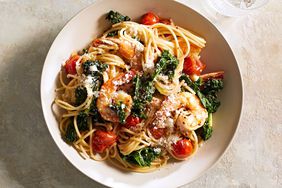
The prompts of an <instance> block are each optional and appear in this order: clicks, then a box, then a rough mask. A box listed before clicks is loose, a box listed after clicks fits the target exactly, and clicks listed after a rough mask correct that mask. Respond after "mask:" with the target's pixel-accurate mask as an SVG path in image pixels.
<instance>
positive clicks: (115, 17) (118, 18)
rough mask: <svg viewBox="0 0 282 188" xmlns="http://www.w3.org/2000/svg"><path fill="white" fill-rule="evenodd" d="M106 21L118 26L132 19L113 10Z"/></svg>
mask: <svg viewBox="0 0 282 188" xmlns="http://www.w3.org/2000/svg"><path fill="white" fill-rule="evenodd" d="M106 19H107V20H109V21H110V22H111V23H112V24H116V23H119V22H124V21H130V18H129V17H128V16H124V15H122V14H120V13H119V12H115V11H112V10H111V11H110V12H109V13H108V14H107V17H106Z"/></svg>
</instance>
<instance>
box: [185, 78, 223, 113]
mask: <svg viewBox="0 0 282 188" xmlns="http://www.w3.org/2000/svg"><path fill="white" fill-rule="evenodd" d="M180 80H184V81H185V82H186V84H187V85H188V86H189V87H191V88H192V89H193V90H194V91H195V92H196V94H197V95H198V97H199V99H200V101H201V103H202V104H203V106H204V107H205V108H206V109H207V111H208V112H209V113H214V112H216V111H217V109H218V107H219V106H220V101H219V100H218V96H217V92H219V91H220V90H222V89H223V80H222V79H210V80H207V81H206V82H202V79H201V78H199V79H198V80H197V81H196V82H192V80H191V79H190V78H189V77H188V76H187V75H182V76H181V77H180Z"/></svg>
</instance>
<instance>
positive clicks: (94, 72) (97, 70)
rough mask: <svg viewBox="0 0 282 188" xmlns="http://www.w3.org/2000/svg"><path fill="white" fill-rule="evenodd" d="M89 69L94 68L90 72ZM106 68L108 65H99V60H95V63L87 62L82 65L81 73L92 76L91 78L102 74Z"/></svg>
mask: <svg viewBox="0 0 282 188" xmlns="http://www.w3.org/2000/svg"><path fill="white" fill-rule="evenodd" d="M90 67H95V69H94V70H91V68H90ZM107 68H108V65H107V64H103V63H101V62H100V61H99V60H95V61H91V60H88V61H86V62H84V63H83V73H84V74H85V75H92V76H96V75H97V74H98V75H100V74H101V72H104V71H105V70H106V69H107Z"/></svg>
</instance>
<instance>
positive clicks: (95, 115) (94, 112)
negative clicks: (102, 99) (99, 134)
mask: <svg viewBox="0 0 282 188" xmlns="http://www.w3.org/2000/svg"><path fill="white" fill-rule="evenodd" d="M96 102H97V98H93V99H92V101H91V104H90V107H89V108H88V109H86V110H85V111H84V112H85V113H86V114H89V115H90V116H91V117H92V121H93V122H101V123H103V122H104V120H103V118H102V117H101V115H100V113H99V111H98V108H97V105H96Z"/></svg>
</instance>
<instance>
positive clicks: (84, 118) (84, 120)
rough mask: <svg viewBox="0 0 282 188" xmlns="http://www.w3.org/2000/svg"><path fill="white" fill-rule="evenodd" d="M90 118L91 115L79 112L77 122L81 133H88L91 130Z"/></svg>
mask: <svg viewBox="0 0 282 188" xmlns="http://www.w3.org/2000/svg"><path fill="white" fill-rule="evenodd" d="M88 117H89V115H88V114H87V113H85V112H79V114H78V116H77V119H76V122H77V127H78V130H80V131H86V130H88V129H89V127H88Z"/></svg>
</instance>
